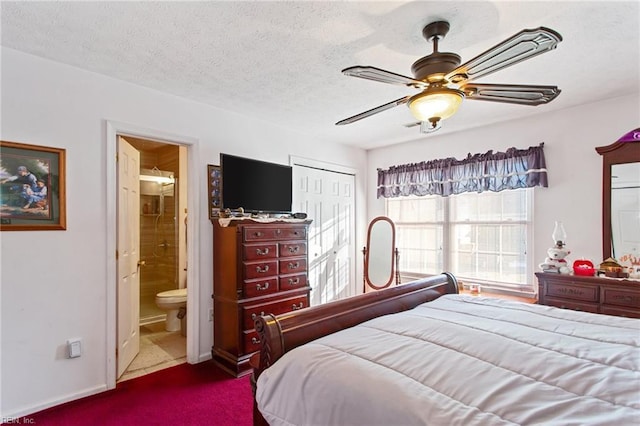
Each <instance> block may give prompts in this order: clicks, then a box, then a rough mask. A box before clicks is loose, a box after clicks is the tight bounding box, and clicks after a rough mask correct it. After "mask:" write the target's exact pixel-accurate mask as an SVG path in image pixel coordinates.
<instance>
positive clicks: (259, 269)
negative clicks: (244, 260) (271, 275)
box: [256, 265, 269, 274]
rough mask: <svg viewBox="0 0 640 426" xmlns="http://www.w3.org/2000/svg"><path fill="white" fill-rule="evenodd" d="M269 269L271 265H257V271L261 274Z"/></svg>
mask: <svg viewBox="0 0 640 426" xmlns="http://www.w3.org/2000/svg"><path fill="white" fill-rule="evenodd" d="M268 270H269V265H264V266H263V267H260V266H256V272H257V273H259V274H264V273H265V272H267V271H268Z"/></svg>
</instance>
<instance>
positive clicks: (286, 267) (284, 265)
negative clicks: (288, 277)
mask: <svg viewBox="0 0 640 426" xmlns="http://www.w3.org/2000/svg"><path fill="white" fill-rule="evenodd" d="M279 262H280V274H282V275H285V274H295V273H296V272H303V271H306V270H307V259H306V258H304V257H299V258H290V259H284V260H280V261H279Z"/></svg>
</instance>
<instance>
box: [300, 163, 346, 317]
mask: <svg viewBox="0 0 640 426" xmlns="http://www.w3.org/2000/svg"><path fill="white" fill-rule="evenodd" d="M293 181H294V188H293V206H294V207H293V208H294V211H296V212H305V213H307V215H308V218H309V219H312V220H313V222H312V223H311V226H310V228H309V283H310V285H311V287H312V290H311V305H312V306H314V305H319V304H321V303H326V302H330V301H332V300H338V299H343V298H345V297H348V296H353V295H355V294H357V288H358V286H357V283H356V280H355V208H354V206H355V199H354V190H355V176H354V175H351V174H345V173H340V172H333V171H329V170H324V169H318V168H312V167H307V166H301V165H297V164H296V165H294V167H293Z"/></svg>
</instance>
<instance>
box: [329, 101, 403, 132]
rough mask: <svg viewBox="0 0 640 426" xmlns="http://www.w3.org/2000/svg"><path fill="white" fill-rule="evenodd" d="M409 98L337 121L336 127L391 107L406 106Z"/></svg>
mask: <svg viewBox="0 0 640 426" xmlns="http://www.w3.org/2000/svg"><path fill="white" fill-rule="evenodd" d="M409 98H411V96H405V97H404V98H400V99H396V100H395V101H392V102H389V103H386V104H384V105H380V106H379V107H375V108H372V109H370V110H369V111H365V112H361V113H360V114H356V115H354V116H353V117H349V118H345V119H344V120H340V121H338V122H337V123H336V126H342V125H344V124H351V123H353V122H356V121H358V120H362V119H363V118H367V117H369V116H372V115H374V114H377V113H379V112H382V111H386V110H388V109H391V108H393V107H396V106H398V105H402V104H406V103H407V102H408V101H409Z"/></svg>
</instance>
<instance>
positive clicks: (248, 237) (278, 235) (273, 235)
mask: <svg viewBox="0 0 640 426" xmlns="http://www.w3.org/2000/svg"><path fill="white" fill-rule="evenodd" d="M242 237H243V241H245V242H251V241H270V240H298V239H306V238H307V228H306V227H305V226H282V227H280V226H251V227H245V228H243V229H242Z"/></svg>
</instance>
